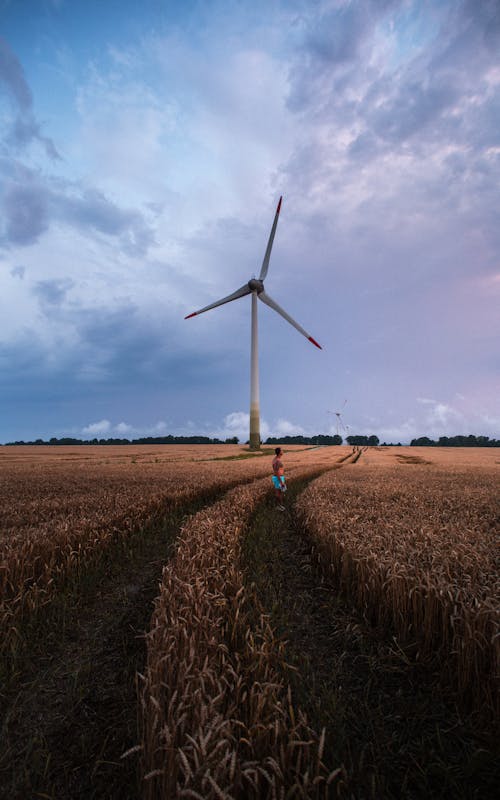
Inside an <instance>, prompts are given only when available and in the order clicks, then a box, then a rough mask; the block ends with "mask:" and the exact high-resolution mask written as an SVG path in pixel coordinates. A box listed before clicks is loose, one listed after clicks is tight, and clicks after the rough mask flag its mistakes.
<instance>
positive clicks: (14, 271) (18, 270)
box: [10, 266, 26, 281]
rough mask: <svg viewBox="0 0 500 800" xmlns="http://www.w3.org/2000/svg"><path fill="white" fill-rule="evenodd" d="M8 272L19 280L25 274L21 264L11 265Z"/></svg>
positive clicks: (24, 268)
mask: <svg viewBox="0 0 500 800" xmlns="http://www.w3.org/2000/svg"><path fill="white" fill-rule="evenodd" d="M10 274H11V275H12V277H13V278H19V280H21V281H22V280H23V279H24V276H25V274H26V267H21V266H17V267H12V269H11V271H10Z"/></svg>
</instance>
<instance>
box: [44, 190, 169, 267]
mask: <svg viewBox="0 0 500 800" xmlns="http://www.w3.org/2000/svg"><path fill="white" fill-rule="evenodd" d="M53 202H54V206H55V207H56V209H57V213H58V215H59V216H60V217H62V218H63V219H65V220H66V221H67V222H69V223H70V224H72V225H74V226H75V227H77V228H78V229H79V230H80V231H86V230H89V229H93V230H95V231H98V232H99V233H103V234H105V235H107V236H114V237H117V238H119V239H120V242H121V245H122V247H123V250H124V251H125V252H128V253H129V254H131V255H142V254H144V253H146V252H147V250H148V248H149V247H150V246H151V245H152V244H154V232H153V230H152V228H151V227H150V226H149V225H148V224H147V222H146V220H145V219H144V217H143V215H142V214H141V213H140V212H138V211H136V210H133V209H123V208H120V207H119V206H117V205H116V204H115V203H113V202H111V201H110V200H108V198H106V197H105V196H104V195H103V194H102V193H101V192H99V191H96V190H95V189H85V190H84V191H83V192H82V193H81V195H79V196H75V195H74V194H70V193H67V194H60V195H56V194H54V195H53Z"/></svg>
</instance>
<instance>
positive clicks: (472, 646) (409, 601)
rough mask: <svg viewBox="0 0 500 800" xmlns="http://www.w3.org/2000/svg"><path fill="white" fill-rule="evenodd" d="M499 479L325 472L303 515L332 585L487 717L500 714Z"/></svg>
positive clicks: (426, 472)
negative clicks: (434, 666)
mask: <svg viewBox="0 0 500 800" xmlns="http://www.w3.org/2000/svg"><path fill="white" fill-rule="evenodd" d="M409 470H411V472H410V471H409ZM497 480H498V474H497V472H496V471H495V470H491V469H489V470H488V469H481V470H474V471H472V470H460V469H457V470H455V471H453V472H450V471H443V470H440V469H436V468H430V469H429V467H428V466H411V467H404V468H398V469H397V470H394V468H393V469H387V468H384V467H377V468H375V467H369V466H368V467H364V468H363V469H362V470H360V469H358V468H356V470H351V469H348V470H341V471H336V472H332V473H327V474H326V475H324V476H322V477H321V478H319V479H317V480H316V481H314V482H313V483H312V484H311V485H310V486H309V487H308V488H307V489H306V490H305V492H304V493H303V495H302V496H301V502H300V505H299V508H298V514H299V519H300V521H301V523H302V525H303V526H304V528H305V529H306V530H307V531H308V532H309V534H310V535H311V537H312V538H313V541H314V543H315V547H316V550H317V554H318V560H319V563H320V565H321V566H322V568H323V570H324V571H325V573H326V575H327V576H328V579H329V580H332V579H333V581H334V582H335V583H336V584H337V585H338V586H339V587H340V589H341V590H342V591H343V592H344V593H345V594H346V595H347V596H348V597H349V598H350V600H351V601H352V602H353V603H354V604H356V605H357V606H358V607H359V608H361V609H362V611H363V612H364V614H365V616H366V617H367V618H368V619H369V620H370V622H372V623H374V624H376V625H380V626H384V627H386V628H388V629H389V630H391V631H392V632H393V633H394V632H395V633H396V635H397V637H398V638H399V640H400V642H401V643H404V644H405V645H406V647H408V651H407V652H411V651H412V652H413V654H414V657H415V658H417V659H418V660H422V661H425V660H429V659H430V660H433V661H434V663H436V660H437V662H438V663H439V667H440V669H441V670H442V675H443V678H444V680H445V683H446V684H447V685H451V686H453V689H454V691H455V692H456V693H458V696H459V697H460V699H461V700H462V701H463V702H465V704H466V705H467V706H468V707H470V708H475V709H480V710H481V712H483V713H486V715H488V716H489V715H491V714H495V712H496V711H497V710H498V694H497V692H496V690H495V676H496V675H498V668H499V638H498V621H499V577H498V576H499V571H498V527H497V523H498V506H497V501H496V499H495V498H496V492H497V487H498V483H497Z"/></svg>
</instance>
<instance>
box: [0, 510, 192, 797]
mask: <svg viewBox="0 0 500 800" xmlns="http://www.w3.org/2000/svg"><path fill="white" fill-rule="evenodd" d="M199 505H200V506H201V505H202V504H201V503H200V504H199ZM189 510H190V511H193V510H196V509H195V508H190V509H189ZM182 518H183V514H182V512H179V513H178V514H175V515H172V516H171V517H169V518H168V519H167V520H165V521H164V524H163V525H162V526H161V528H159V529H158V530H155V531H152V532H150V533H149V534H145V536H144V539H143V541H142V542H137V543H136V548H135V549H134V550H133V551H130V552H129V553H128V554H126V553H123V552H121V553H115V558H114V559H113V558H111V559H110V560H108V562H107V564H106V565H105V566H104V567H103V568H101V570H100V573H99V574H98V575H96V574H91V575H90V576H87V577H86V578H85V577H84V580H83V582H82V584H81V585H80V586H79V587H78V588H77V590H76V591H74V592H72V593H71V595H70V597H66V598H65V599H64V600H61V604H62V605H63V606H64V616H61V614H59V613H58V609H57V605H58V604H56V608H54V609H53V610H52V611H51V615H52V620H51V621H50V622H48V623H45V624H44V628H43V634H42V635H41V636H37V634H36V633H34V634H33V636H32V641H33V649H32V651H31V652H30V654H29V657H27V658H26V659H25V660H24V662H23V665H22V672H21V674H19V675H16V677H15V688H14V689H13V690H12V691H11V692H10V693H9V692H6V693H4V694H3V695H2V697H1V701H2V703H1V704H2V706H3V707H4V709H3V713H2V715H1V716H2V719H3V723H2V729H1V734H2V735H1V742H2V745H1V750H0V797H1V798H2V800H3V798H5V800H28V798H29V799H30V800H31V798H42V797H43V798H54V800H79V799H80V798H81V800H84V799H85V800H92V799H93V798H95V799H96V800H97V798H99V800H102V798H116V799H117V800H118V798H120V800H121V799H122V798H130V800H132V799H133V798H138V797H139V796H140V793H139V789H138V781H137V769H136V765H137V761H136V757H135V756H134V755H132V756H130V757H128V758H126V759H122V758H121V756H122V754H123V753H124V752H125V751H126V750H128V749H129V748H131V747H133V746H135V745H136V744H137V741H138V732H137V695H136V688H135V680H136V671H140V670H141V669H143V667H144V662H145V646H144V631H146V630H147V629H148V626H149V620H150V617H151V613H152V608H153V601H154V598H155V597H156V595H157V593H158V582H159V580H160V578H161V572H162V568H163V566H164V564H165V563H166V562H167V560H168V558H169V557H170V554H171V552H172V548H173V546H174V542H175V538H176V534H177V531H178V529H179V527H180V524H181V522H182Z"/></svg>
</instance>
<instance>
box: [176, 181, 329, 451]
mask: <svg viewBox="0 0 500 800" xmlns="http://www.w3.org/2000/svg"><path fill="white" fill-rule="evenodd" d="M281 201H282V197H280V199H279V203H278V207H277V209H276V214H275V215H274V222H273V226H272V228H271V233H270V234H269V241H268V243H267V247H266V252H265V254H264V260H263V262H262V267H261V270H260V275H259V277H258V278H251V280H249V281H248V283H245V284H244V285H243V286H241V287H240V288H239V289H237V290H236V291H235V292H233V293H232V294H229V295H228V296H227V297H223V298H222V300H217V301H216V302H215V303H210V305H208V306H205V308H200V310H199V311H194V312H193V313H192V314H188V315H187V317H184V319H190V318H191V317H196V316H197V315H198V314H203V313H204V312H205V311H210V309H212V308H216V307H217V306H222V305H224V304H225V303H231V302H232V301H233V300H237V299H238V298H240V297H245V295H247V294H251V295H252V338H251V351H250V450H259V449H260V410H259V358H258V328H257V299H259V300H262V302H263V303H265V304H266V305H267V306H269V307H270V308H272V309H273V310H274V311H276V312H277V313H278V314H280V315H281V316H282V317H283V318H284V319H286V321H287V322H289V323H290V325H293V327H294V328H296V330H298V332H299V333H301V334H302V335H303V336H305V337H306V339H308V340H309V341H310V342H312V344H314V345H315V346H316V347H319V349H320V350H321V349H322V347H321V345H319V344H318V343H317V341H316V340H315V339H313V337H312V336H309V334H308V333H307V332H306V331H305V330H304V328H302V327H301V326H300V325H299V324H298V323H297V322H295V320H294V319H292V317H291V316H290V315H289V314H287V313H286V311H284V310H283V309H282V308H281V306H279V305H278V303H276V302H275V301H274V300H273V299H272V298H271V297H269V295H268V294H267V293H266V292H265V290H264V279H265V277H266V275H267V271H268V269H269V259H270V258H271V250H272V247H273V242H274V234H275V233H276V226H277V224H278V217H279V213H280V209H281Z"/></svg>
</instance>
